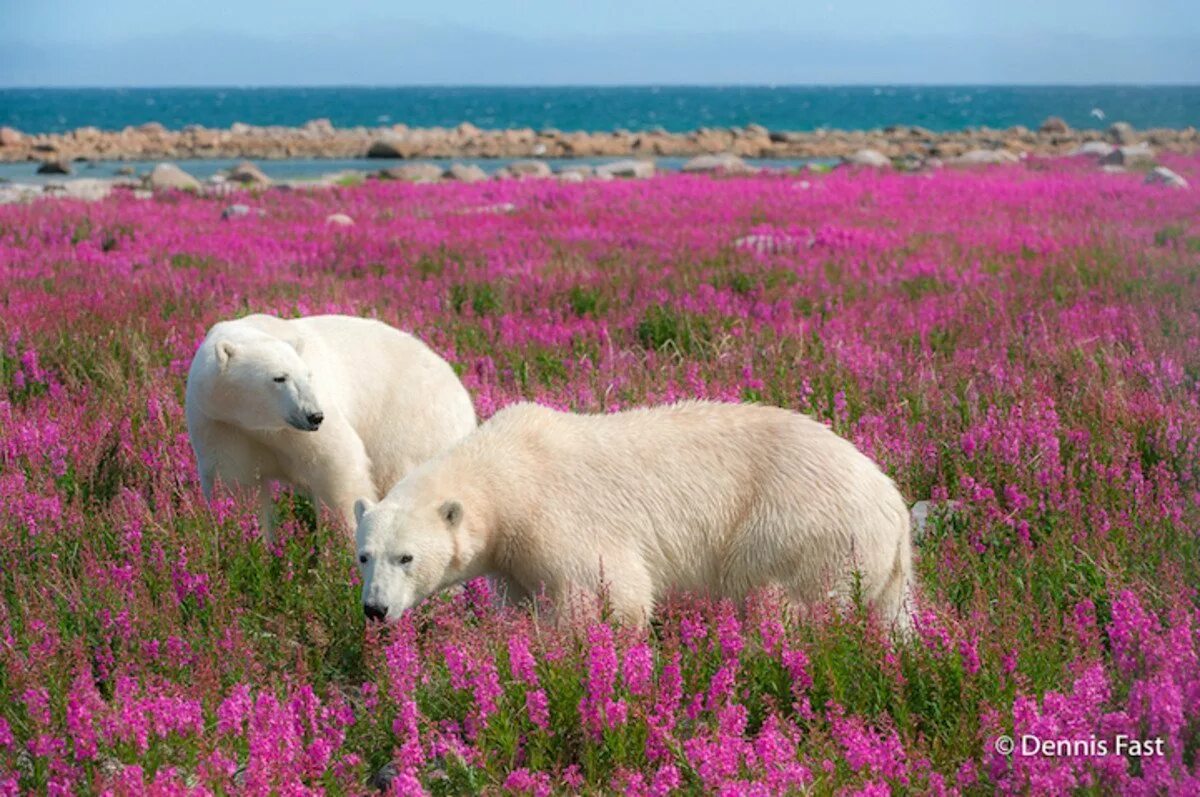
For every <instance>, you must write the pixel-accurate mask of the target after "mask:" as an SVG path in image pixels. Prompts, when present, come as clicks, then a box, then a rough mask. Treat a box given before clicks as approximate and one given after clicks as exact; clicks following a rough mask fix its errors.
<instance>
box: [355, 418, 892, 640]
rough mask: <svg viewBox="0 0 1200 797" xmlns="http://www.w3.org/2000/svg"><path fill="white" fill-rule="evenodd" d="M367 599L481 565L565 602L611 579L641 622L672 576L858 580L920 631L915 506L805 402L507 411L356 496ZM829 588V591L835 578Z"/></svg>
mask: <svg viewBox="0 0 1200 797" xmlns="http://www.w3.org/2000/svg"><path fill="white" fill-rule="evenodd" d="M354 510H355V516H356V518H357V521H358V528H357V535H356V537H357V546H358V557H359V566H360V569H361V572H362V577H363V592H362V599H363V607H364V611H365V612H366V614H367V616H368V617H370V618H373V619H386V620H395V619H397V618H398V617H399V616H400V615H401V614H402V613H403V612H404V611H405V610H406V609H408V608H410V607H411V606H413V605H414V604H417V603H419V602H420V601H422V600H424V599H425V598H427V597H428V596H430V595H431V594H433V593H435V592H437V591H439V590H442V589H445V588H446V587H449V586H451V585H453V584H456V583H458V582H461V581H464V580H467V579H471V578H475V577H478V576H481V575H491V576H497V577H499V578H500V579H502V580H504V581H507V582H508V584H509V585H510V586H511V588H512V589H514V590H516V591H517V595H518V597H520V596H522V594H523V595H529V594H536V593H538V592H540V591H541V590H543V589H544V590H545V595H546V596H547V597H548V598H549V599H550V600H551V601H552V603H553V604H554V605H555V607H556V608H558V607H561V606H562V605H563V603H564V602H565V601H566V600H567V599H568V598H569V597H570V596H573V595H574V596H580V595H582V596H585V597H586V596H590V595H596V594H597V593H599V592H600V591H601V590H602V589H603V590H604V591H605V592H606V594H607V596H608V599H609V601H610V605H611V607H612V609H613V610H614V611H615V612H616V613H617V615H619V616H620V617H621V618H623V619H625V620H628V621H633V622H636V623H641V622H645V621H646V620H647V619H648V618H649V617H650V616H651V615H652V613H653V611H654V607H655V603H656V601H658V600H659V599H661V598H662V597H663V596H664V594H666V593H668V592H671V591H689V592H694V593H700V594H706V595H709V596H712V597H717V598H730V599H734V600H740V599H742V598H744V597H745V596H746V594H747V593H748V592H749V591H751V590H753V589H755V588H758V587H765V586H769V585H777V586H779V587H782V588H783V589H784V590H785V591H786V592H787V593H788V594H789V596H790V597H791V598H792V599H794V600H796V601H798V602H801V603H812V602H814V601H818V600H821V599H823V598H825V597H828V596H830V595H831V594H832V595H837V596H840V597H841V598H842V599H843V600H844V599H846V598H848V597H849V596H850V593H851V590H853V589H854V585H855V584H856V578H855V575H854V573H855V572H857V574H858V575H857V586H858V589H859V590H860V594H861V595H862V596H863V598H864V599H865V600H866V601H867V602H868V603H869V604H870V605H872V606H873V607H874V608H875V609H876V611H877V612H878V613H879V615H880V616H881V617H882V618H883V619H884V620H885V621H886V622H888V623H890V624H892V626H893V627H894V628H897V629H900V630H907V628H908V627H909V622H910V616H909V606H908V595H909V588H910V581H911V579H912V562H911V552H910V547H911V541H910V528H909V514H908V510H907V508H906V506H905V504H904V501H903V499H902V498H901V496H900V493H899V492H898V491H897V489H896V487H895V485H894V484H893V483H892V481H891V480H890V479H889V478H888V477H887V476H886V475H884V473H883V472H882V471H880V470H879V468H878V467H876V465H875V464H874V463H873V462H872V461H871V460H870V459H868V458H867V457H866V456H865V455H864V454H862V453H861V452H859V451H858V450H857V449H856V448H855V447H854V446H853V445H852V444H851V443H849V442H848V441H846V440H844V439H842V438H840V437H838V436H837V435H836V434H834V433H833V432H832V431H830V430H829V429H828V428H826V427H825V426H823V425H822V424H820V423H817V422H816V421H813V420H811V419H810V418H807V417H805V416H803V415H799V414H796V413H793V412H789V411H787V410H782V409H777V408H772V407H764V406H754V405H736V404H715V403H704V402H685V403H682V404H676V405H672V406H665V407H656V408H647V409H635V410H630V411H627V412H620V413H616V414H610V415H575V414H570V413H564V412H558V411H555V410H552V409H548V408H546V407H540V406H537V405H533V404H518V405H514V406H510V407H508V408H506V409H504V410H502V411H500V412H498V413H497V414H496V415H495V417H493V418H492V419H491V420H490V421H488V422H487V423H485V424H484V425H483V426H481V427H480V428H479V429H478V430H477V431H476V432H475V433H474V434H472V435H471V436H469V437H467V438H466V439H465V440H463V441H462V442H461V443H459V444H458V445H456V446H455V447H453V448H452V449H450V450H449V451H447V452H446V453H444V454H442V455H441V456H439V457H438V458H436V459H434V460H431V461H430V462H427V463H425V464H423V465H421V466H420V467H418V468H417V469H416V470H414V471H413V472H412V473H411V474H409V475H408V476H407V477H406V478H405V479H404V480H403V481H401V482H400V483H399V484H397V485H396V486H395V487H394V488H392V490H391V491H390V492H389V493H388V494H387V496H386V497H385V498H384V500H383V501H381V502H379V503H378V504H374V503H373V502H372V501H371V500H370V499H363V500H360V501H358V502H357V503H356V504H355V508H354ZM831 590H832V591H831Z"/></svg>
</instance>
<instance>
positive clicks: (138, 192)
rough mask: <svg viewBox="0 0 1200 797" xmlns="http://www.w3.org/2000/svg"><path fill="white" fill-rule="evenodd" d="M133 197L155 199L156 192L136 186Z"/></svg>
mask: <svg viewBox="0 0 1200 797" xmlns="http://www.w3.org/2000/svg"><path fill="white" fill-rule="evenodd" d="M133 198H134V199H153V198H154V192H153V191H147V190H146V189H145V188H135V189H133Z"/></svg>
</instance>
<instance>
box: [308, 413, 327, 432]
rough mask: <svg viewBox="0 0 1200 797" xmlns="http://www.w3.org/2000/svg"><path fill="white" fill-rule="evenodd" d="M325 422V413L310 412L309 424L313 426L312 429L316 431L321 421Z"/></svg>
mask: <svg viewBox="0 0 1200 797" xmlns="http://www.w3.org/2000/svg"><path fill="white" fill-rule="evenodd" d="M323 420H325V413H323V412H310V413H309V414H308V422H309V423H310V424H311V425H312V427H313V428H314V429H316V428H317V427H318V426H320V425H321V421H323Z"/></svg>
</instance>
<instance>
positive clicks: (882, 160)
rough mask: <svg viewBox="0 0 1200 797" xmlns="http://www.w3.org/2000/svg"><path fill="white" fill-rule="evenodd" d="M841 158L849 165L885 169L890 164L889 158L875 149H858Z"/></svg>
mask: <svg viewBox="0 0 1200 797" xmlns="http://www.w3.org/2000/svg"><path fill="white" fill-rule="evenodd" d="M842 160H843V162H845V163H847V164H849V165H850V166H868V167H870V168H872V169H886V168H888V167H890V166H891V165H892V161H891V159H890V158H889V157H888V156H887V155H884V154H883V153H882V152H880V151H879V150H877V149H860V150H858V151H857V152H855V153H854V154H852V155H847V156H846V157H845V158H843V159H842Z"/></svg>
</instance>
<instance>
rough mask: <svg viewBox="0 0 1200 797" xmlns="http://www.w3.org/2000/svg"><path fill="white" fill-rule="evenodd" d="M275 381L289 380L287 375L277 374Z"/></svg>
mask: <svg viewBox="0 0 1200 797" xmlns="http://www.w3.org/2000/svg"><path fill="white" fill-rule="evenodd" d="M274 381H275V382H279V383H280V384H282V383H284V382H286V381H287V377H286V376H277V377H275V379H274Z"/></svg>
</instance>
